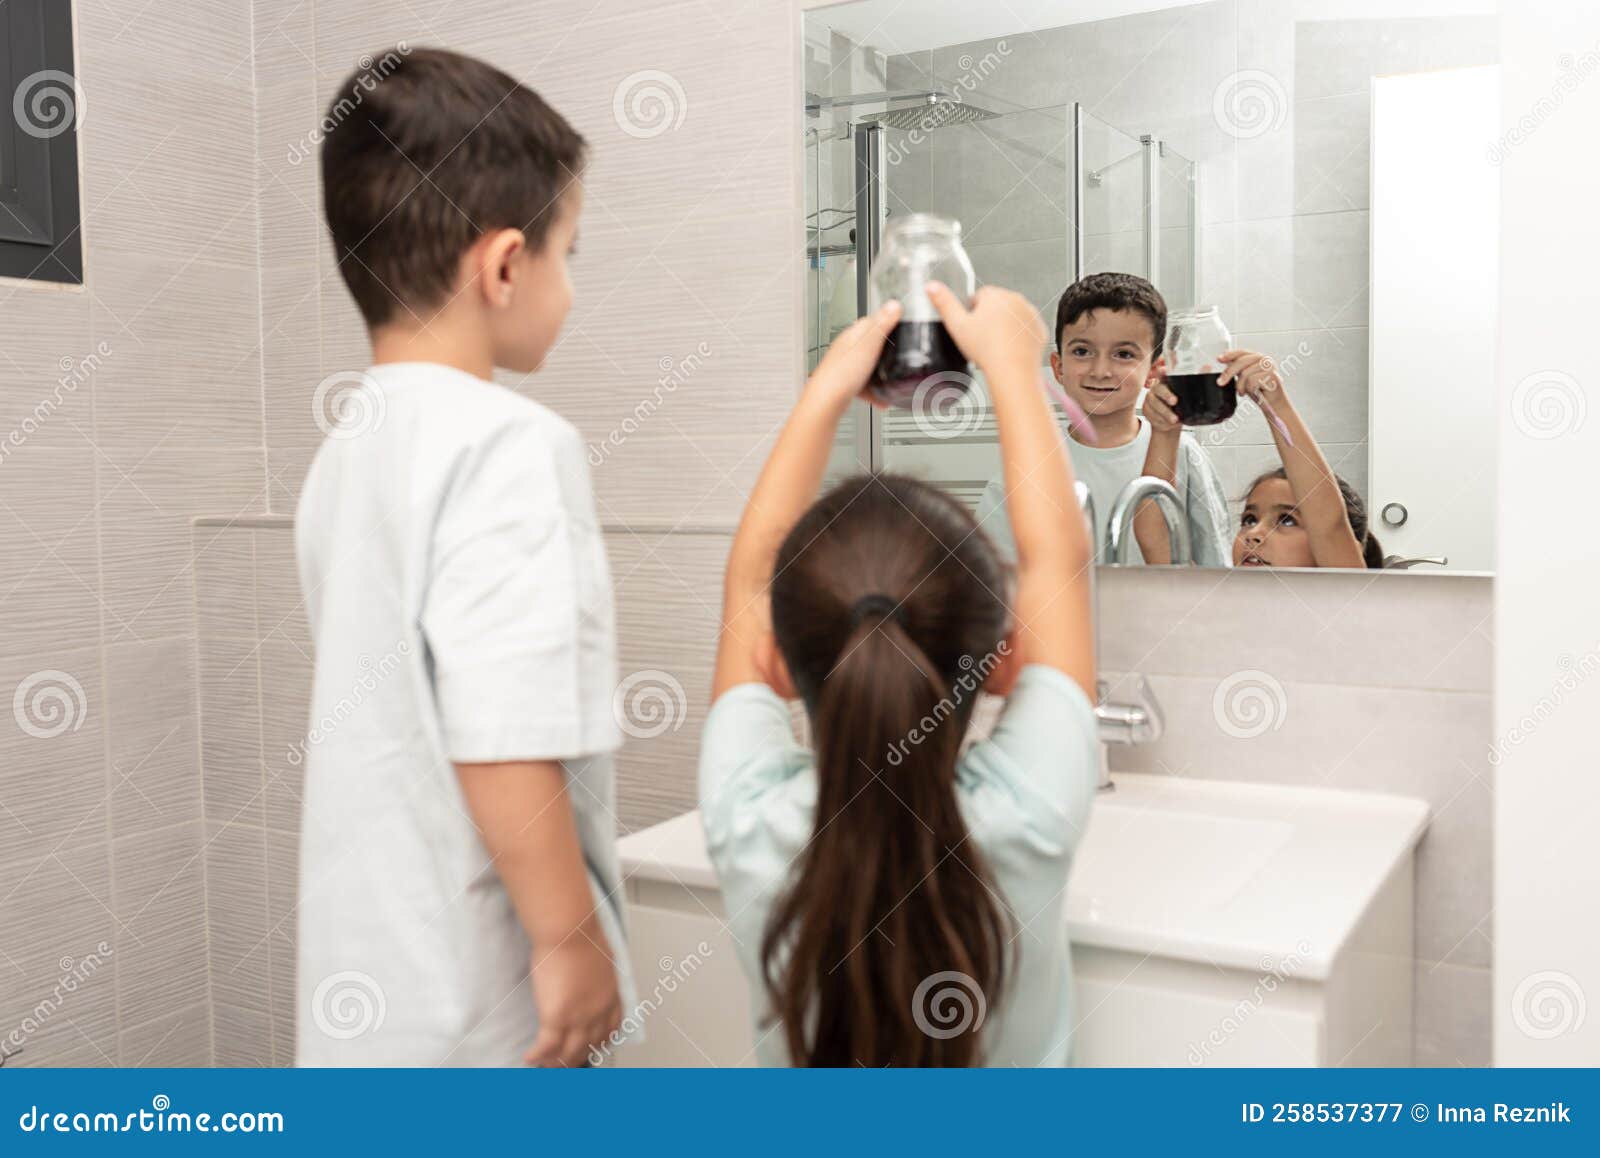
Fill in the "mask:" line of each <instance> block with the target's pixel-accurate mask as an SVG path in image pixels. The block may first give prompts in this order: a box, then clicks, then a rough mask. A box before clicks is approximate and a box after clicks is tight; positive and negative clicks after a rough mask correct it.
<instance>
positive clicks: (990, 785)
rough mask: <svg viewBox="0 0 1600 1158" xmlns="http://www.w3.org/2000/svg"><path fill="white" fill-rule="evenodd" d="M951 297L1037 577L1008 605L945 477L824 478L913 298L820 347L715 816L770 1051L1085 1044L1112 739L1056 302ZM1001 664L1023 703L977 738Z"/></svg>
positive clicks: (1029, 571)
mask: <svg viewBox="0 0 1600 1158" xmlns="http://www.w3.org/2000/svg"><path fill="white" fill-rule="evenodd" d="M928 296H929V297H930V298H931V299H932V301H933V303H934V305H935V306H936V307H937V309H938V310H939V314H940V316H941V317H942V318H943V320H944V323H945V326H946V328H947V329H948V330H949V332H950V335H951V337H952V338H953V339H954V340H955V342H956V344H957V345H958V346H959V347H960V348H961V350H962V352H963V353H965V354H966V355H967V357H968V358H969V359H971V360H972V361H973V362H975V363H976V364H977V365H978V367H979V368H980V369H981V370H982V371H983V373H984V375H985V377H986V379H987V383H988V388H989V393H990V395H991V397H992V399H993V403H994V409H995V413H996V419H997V423H998V426H999V432H1000V444H1001V453H1002V458H1003V461H1004V471H1005V475H1004V477H1005V483H1006V488H1007V491H1008V497H1007V503H1008V505H1009V507H1010V517H1011V522H1012V524H1013V526H1014V528H1015V534H1016V541H1017V555H1018V559H1017V569H1016V574H1015V587H1014V590H1013V592H1012V595H1011V599H1010V604H1009V608H1008V604H1007V600H1006V591H1007V580H1008V578H1009V577H1008V575H1007V573H1006V571H1005V568H1004V566H1003V564H1002V563H1001V561H1000V558H999V556H998V555H997V553H996V551H995V548H994V546H993V544H992V543H990V541H989V540H988V538H987V537H986V536H984V535H983V534H981V533H980V532H978V529H977V526H976V524H975V523H974V522H973V520H972V518H971V516H970V515H968V514H967V512H966V511H965V509H964V508H962V507H961V506H960V505H959V504H958V503H957V502H956V501H954V500H953V499H951V498H950V497H949V496H947V495H945V494H944V493H942V492H940V491H938V490H936V489H934V488H933V487H931V486H928V485H926V484H924V483H920V482H916V481H914V480H911V479H906V478H898V477H894V476H864V477H859V478H854V479H851V480H849V481H847V482H845V483H843V484H841V485H839V486H838V487H836V488H835V489H833V490H832V491H830V492H829V493H828V494H827V495H825V496H824V497H823V498H822V499H821V500H820V501H816V502H813V499H814V498H815V496H816V493H817V489H818V486H819V485H820V483H821V480H822V474H823V469H824V467H825V465H826V463H827V460H828V455H829V451H830V449H831V447H832V446H833V440H834V432H835V428H836V427H837V425H838V423H839V421H840V419H841V418H843V416H844V415H845V413H846V412H847V411H848V409H849V407H850V404H851V403H852V402H853V401H854V400H855V399H856V398H857V397H858V396H860V394H861V391H862V388H863V386H864V385H865V384H866V382H867V379H868V375H869V374H870V373H871V370H872V367H873V364H874V363H875V361H876V360H877V357H878V353H879V351H880V349H881V348H882V345H883V341H884V337H885V335H887V334H888V333H889V332H890V331H891V330H892V329H893V328H894V326H895V324H896V322H897V320H898V318H899V316H900V310H899V305H898V303H892V302H891V303H889V304H888V305H886V306H885V307H884V308H882V309H880V310H879V311H878V312H877V313H875V314H873V315H871V316H869V317H866V318H863V319H861V320H860V321H858V322H856V323H855V325H853V326H851V327H850V328H849V329H848V330H846V331H845V332H844V333H843V334H841V335H840V336H839V338H838V339H837V340H836V341H835V342H834V344H833V346H832V347H831V348H830V349H829V350H828V353H827V355H826V356H825V357H824V358H823V360H822V362H821V364H819V365H818V366H817V369H816V371H815V372H814V373H813V374H812V376H811V379H810V381H809V382H807V384H806V387H805V391H804V393H803V394H802V396H801V398H800V400H799V402H798V404H797V405H796V406H795V409H794V412H793V414H792V415H791V416H790V418H789V421H788V424H787V425H786V426H785V427H784V430H783V433H782V434H781V435H780V436H779V438H778V442H777V445H776V446H775V447H774V448H773V451H772V456H771V458H769V459H768V461H767V464H766V467H765V469H764V470H763V471H762V474H761V477H760V479H759V480H758V481H757V483H756V487H755V490H754V492H753V493H752V494H751V496H750V501H749V505H748V506H747V508H746V510H745V513H744V518H743V520H742V521H741V522H740V525H739V531H738V534H737V535H736V536H735V538H734V542H733V546H732V549H731V553H730V555H729V559H728V570H727V583H726V590H725V593H724V615H723V628H722V633H721V638H720V640H719V643H718V648H717V665H716V676H715V688H714V697H715V703H714V705H713V706H712V709H711V712H710V714H709V716H708V717H707V720H706V725H705V733H704V737H703V743H702V749H701V757H700V800H701V815H702V818H703V821H704V824H705V829H706V838H707V844H708V847H709V849H710V852H711V858H712V862H713V864H714V865H715V867H716V870H717V874H718V876H719V878H720V879H721V883H722V887H723V893H724V897H725V899H726V901H727V906H728V912H729V913H730V914H731V916H730V917H729V924H730V927H731V929H732V931H733V934H734V936H735V938H736V940H737V942H738V944H739V947H740V948H739V952H740V959H741V964H742V965H743V967H744V969H745V972H746V975H747V977H748V978H749V979H750V981H751V984H752V988H753V990H754V993H755V999H756V1000H755V1007H756V1023H757V1024H756V1034H757V1037H758V1039H759V1040H758V1045H757V1052H758V1056H759V1057H760V1059H761V1060H762V1062H763V1063H765V1064H783V1063H785V1062H788V1063H792V1064H796V1065H814V1066H852V1065H862V1066H881V1065H974V1064H981V1063H988V1064H996V1065H1011V1064H1017V1065H1039V1064H1056V1065H1059V1064H1063V1063H1064V1062H1065V1060H1066V1058H1067V1053H1068V1047H1069V1044H1070V1037H1071V1030H1072V1025H1073V1018H1072V1009H1071V973H1070V965H1069V961H1068V957H1067V939H1066V927H1065V924H1064V921H1063V916H1062V905H1063V898H1064V895H1065V886H1066V876H1067V869H1068V866H1069V865H1070V863H1071V858H1072V853H1073V850H1074V848H1075V847H1076V845H1077V842H1078V838H1079V835H1080V834H1081V832H1082V829H1083V825H1084V822H1085V820H1086V819H1087V815H1088V809H1089V804H1090V801H1091V800H1092V798H1093V795H1094V785H1095V778H1096V766H1097V755H1098V742H1097V738H1096V733H1095V719H1094V711H1093V707H1092V704H1091V698H1090V697H1091V693H1092V691H1093V689H1094V686H1095V668H1094V654H1093V647H1092V639H1093V635H1092V632H1091V628H1090V623H1089V618H1090V608H1089V586H1088V583H1089V578H1088V576H1089V573H1088V564H1089V559H1090V555H1089V541H1088V535H1087V532H1086V530H1085V527H1084V520H1083V517H1082V515H1081V513H1080V511H1079V508H1078V505H1077V500H1076V496H1075V494H1074V491H1073V478H1072V470H1071V466H1070V463H1069V461H1068V459H1067V457H1066V454H1065V452H1064V451H1063V449H1062V446H1061V442H1060V436H1059V435H1058V434H1057V428H1056V424H1055V423H1054V421H1052V418H1051V415H1050V413H1049V408H1048V404H1047V403H1046V401H1045V397H1044V394H1043V393H1042V392H1041V390H1040V388H1039V365H1040V352H1041V349H1042V347H1043V344H1044V336H1045V335H1044V329H1043V326H1042V325H1041V324H1040V322H1039V318H1038V315H1037V314H1036V313H1035V312H1034V310H1033V307H1032V306H1030V305H1029V304H1028V303H1027V301H1026V300H1025V299H1024V298H1022V297H1021V296H1019V295H1017V294H1014V293H1011V292H1009V291H1006V290H1000V289H996V288H994V287H985V288H984V289H982V290H980V291H979V292H978V294H977V296H976V297H975V298H974V299H973V305H972V308H971V310H970V311H969V310H968V309H967V307H966V306H964V305H963V304H962V303H961V302H960V301H959V300H957V299H956V298H955V296H954V295H953V294H952V293H951V292H950V291H949V290H948V289H947V288H945V287H943V286H940V285H937V284H935V285H932V286H930V288H929V290H928ZM980 689H985V690H988V691H991V692H994V693H997V694H1006V695H1007V696H1008V698H1007V703H1006V707H1005V710H1004V712H1003V714H1002V716H1001V718H1000V721H999V723H998V724H997V726H996V728H995V730H994V733H993V735H992V736H991V738H990V739H989V740H987V741H985V742H982V743H979V744H976V745H974V746H973V747H972V748H971V749H970V750H969V751H967V752H966V753H965V754H962V753H961V741H962V737H963V733H964V731H965V729H966V725H967V722H968V720H969V718H970V716H971V713H972V708H973V703H974V701H975V700H976V698H977V693H978V691H979V690H980ZM793 698H798V699H800V700H801V701H802V702H803V703H804V705H805V709H806V714H807V716H808V718H809V721H810V726H811V734H812V737H813V740H814V750H807V749H806V748H803V747H801V746H800V745H798V744H797V743H796V742H795V740H794V738H793V733H792V729H791V725H790V717H789V712H788V709H787V707H786V706H785V704H784V700H785V699H793Z"/></svg>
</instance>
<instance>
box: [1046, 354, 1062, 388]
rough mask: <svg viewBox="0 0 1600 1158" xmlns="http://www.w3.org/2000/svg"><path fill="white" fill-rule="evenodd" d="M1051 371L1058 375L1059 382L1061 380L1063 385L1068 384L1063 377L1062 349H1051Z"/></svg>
mask: <svg viewBox="0 0 1600 1158" xmlns="http://www.w3.org/2000/svg"><path fill="white" fill-rule="evenodd" d="M1050 373H1052V374H1054V375H1055V376H1056V381H1057V382H1060V383H1061V385H1063V386H1065V385H1066V382H1065V381H1064V380H1063V379H1062V377H1061V351H1060V350H1051V351H1050Z"/></svg>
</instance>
